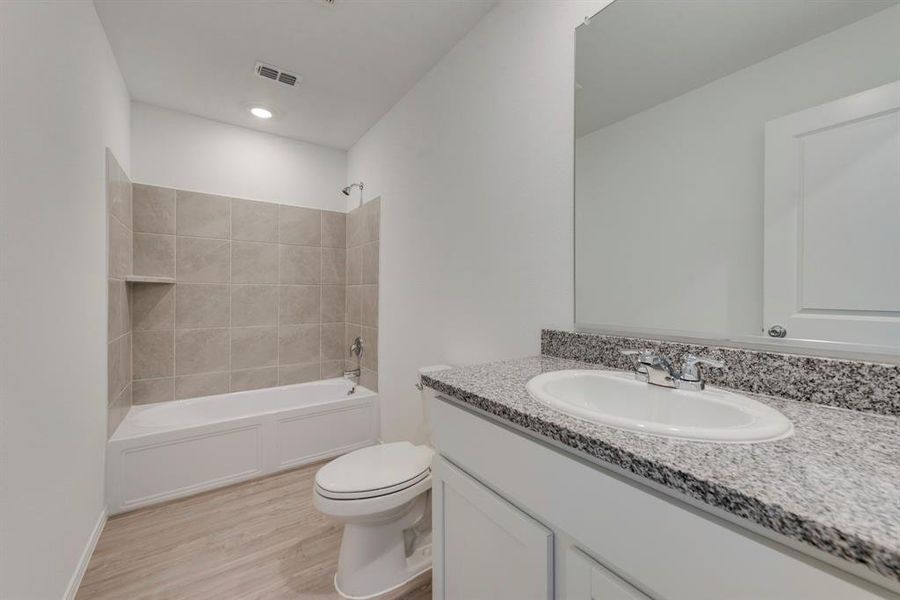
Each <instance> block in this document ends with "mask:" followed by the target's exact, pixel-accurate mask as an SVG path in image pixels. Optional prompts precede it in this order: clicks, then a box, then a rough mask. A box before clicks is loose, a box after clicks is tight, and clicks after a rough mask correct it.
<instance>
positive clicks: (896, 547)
mask: <svg viewBox="0 0 900 600" xmlns="http://www.w3.org/2000/svg"><path fill="white" fill-rule="evenodd" d="M602 368H604V367H601V366H599V365H592V364H587V363H580V362H576V361H572V360H566V359H559V358H550V357H536V358H526V359H520V360H512V361H504V362H497V363H488V364H483V365H474V366H470V367H464V368H461V369H454V370H451V371H442V372H437V373H432V374H429V375H427V376H423V378H422V381H423V383H424V384H425V385H427V386H428V387H431V388H433V389H435V390H437V391H439V392H441V393H443V394H446V395H448V396H451V397H453V398H455V399H456V400H459V401H461V402H463V403H465V404H469V405H471V406H474V407H476V408H478V409H481V410H482V411H485V412H487V413H489V414H490V415H493V416H494V417H496V418H498V419H501V420H503V421H507V422H509V423H512V424H514V425H517V426H519V427H521V428H524V429H526V430H527V431H529V432H533V433H534V434H535V436H536V437H542V438H546V439H549V440H553V441H555V442H557V443H560V444H562V445H563V446H567V447H570V448H572V449H574V450H577V451H580V452H582V453H584V454H587V455H589V456H591V457H593V458H595V459H597V460H598V462H599V463H600V464H603V463H606V464H611V465H614V466H616V467H619V468H621V469H623V470H625V471H627V472H630V473H632V474H634V475H637V476H639V477H641V478H645V479H648V480H650V481H653V482H655V483H657V484H661V485H663V486H665V487H668V488H671V489H672V490H674V491H676V492H681V493H683V494H686V495H687V496H689V497H691V498H693V499H695V500H698V501H700V502H702V503H705V504H708V505H710V506H713V507H716V508H719V509H723V510H725V511H728V512H729V513H732V514H733V515H736V516H738V517H742V518H746V519H749V520H750V521H753V522H755V523H757V524H759V525H761V526H763V527H765V528H767V529H769V530H772V531H774V532H777V533H779V534H782V535H784V536H787V537H789V538H792V539H794V540H797V541H799V542H802V543H804V544H808V545H810V546H812V547H814V548H817V549H819V550H822V551H824V552H827V553H828V554H831V555H833V556H836V557H839V558H841V559H844V560H847V561H850V562H853V563H858V564H861V565H865V566H866V567H868V568H869V569H871V570H873V571H875V572H876V573H878V574H880V575H882V576H885V577H888V578H890V579H892V580H895V581H900V419H898V418H897V417H893V416H879V415H873V414H867V413H863V412H857V411H850V410H845V409H836V408H829V407H824V406H820V405H816V404H811V403H807V402H797V401H793V400H783V399H777V398H771V397H766V396H760V395H756V394H747V395H749V396H752V397H754V398H756V399H758V400H760V401H762V402H763V403H765V404H768V405H769V406H773V407H775V408H777V409H778V410H780V411H781V412H782V413H784V414H785V415H786V416H787V417H788V418H789V419H791V421H793V423H794V427H795V433H794V435H793V436H792V437H790V438H788V439H785V440H780V441H776V442H766V443H761V444H711V443H701V442H689V441H682V440H674V439H668V438H662V437H655V436H650V435H645V434H639V433H631V432H627V431H621V430H618V429H613V428H611V427H606V426H602V425H594V424H591V423H589V422H586V421H582V420H580V419H577V418H574V417H569V416H567V415H565V414H563V413H561V412H558V411H556V410H553V409H551V408H549V407H546V406H544V405H542V404H541V403H539V402H537V401H536V400H533V399H532V398H531V397H530V396H529V395H528V392H527V391H526V390H525V383H526V382H527V381H528V380H529V379H531V378H532V377H534V376H535V375H539V374H541V373H545V372H547V371H557V370H560V369H602Z"/></svg>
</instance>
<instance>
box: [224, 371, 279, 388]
mask: <svg viewBox="0 0 900 600" xmlns="http://www.w3.org/2000/svg"><path fill="white" fill-rule="evenodd" d="M276 385H278V369H277V368H276V367H267V368H265V369H247V370H241V371H232V372H231V391H232V392H243V391H246V390H257V389H260V388H267V387H273V386H276Z"/></svg>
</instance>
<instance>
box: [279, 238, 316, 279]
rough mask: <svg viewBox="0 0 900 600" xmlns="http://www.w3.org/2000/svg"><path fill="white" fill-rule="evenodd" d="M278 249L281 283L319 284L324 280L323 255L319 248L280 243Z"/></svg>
mask: <svg viewBox="0 0 900 600" xmlns="http://www.w3.org/2000/svg"><path fill="white" fill-rule="evenodd" d="M278 250H279V252H280V256H279V265H278V268H279V270H280V278H279V281H280V283H285V284H319V283H320V282H321V281H322V257H321V250H320V249H319V248H310V247H305V246H286V245H280V246H279V247H278Z"/></svg>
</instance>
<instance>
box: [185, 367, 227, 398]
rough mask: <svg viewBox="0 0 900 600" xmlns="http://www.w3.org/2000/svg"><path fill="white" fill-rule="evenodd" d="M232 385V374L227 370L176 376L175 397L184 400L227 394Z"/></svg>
mask: <svg viewBox="0 0 900 600" xmlns="http://www.w3.org/2000/svg"><path fill="white" fill-rule="evenodd" d="M230 385H231V383H230V374H229V373H228V372H227V371H222V372H219V373H201V374H200V375H184V376H182V377H176V378H175V399H176V400H182V399H184V398H197V397H199V396H214V395H216V394H227V393H228V391H229V390H230Z"/></svg>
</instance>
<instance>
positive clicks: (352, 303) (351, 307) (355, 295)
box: [346, 285, 362, 325]
mask: <svg viewBox="0 0 900 600" xmlns="http://www.w3.org/2000/svg"><path fill="white" fill-rule="evenodd" d="M346 322H347V323H354V324H356V325H359V324H361V323H362V286H361V285H348V286H347V318H346Z"/></svg>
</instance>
